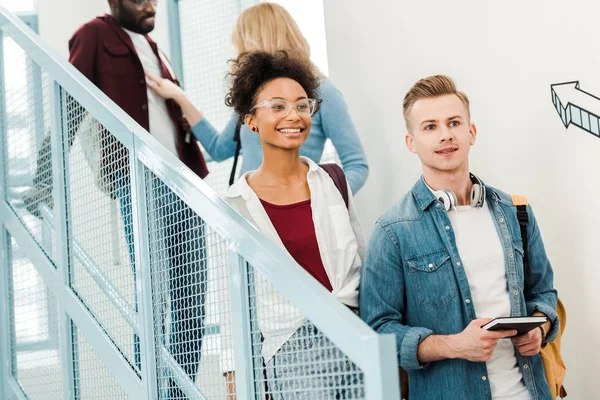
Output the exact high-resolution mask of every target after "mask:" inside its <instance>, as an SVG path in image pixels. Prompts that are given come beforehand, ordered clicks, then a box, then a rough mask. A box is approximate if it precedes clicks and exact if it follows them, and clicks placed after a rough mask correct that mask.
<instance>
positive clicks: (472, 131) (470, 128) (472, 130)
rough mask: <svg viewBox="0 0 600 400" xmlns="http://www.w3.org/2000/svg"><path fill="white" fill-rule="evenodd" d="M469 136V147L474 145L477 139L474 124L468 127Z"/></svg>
mask: <svg viewBox="0 0 600 400" xmlns="http://www.w3.org/2000/svg"><path fill="white" fill-rule="evenodd" d="M469 134H470V135H471V146H473V145H474V144H475V139H476V138H477V127H476V126H475V124H471V126H470V127H469Z"/></svg>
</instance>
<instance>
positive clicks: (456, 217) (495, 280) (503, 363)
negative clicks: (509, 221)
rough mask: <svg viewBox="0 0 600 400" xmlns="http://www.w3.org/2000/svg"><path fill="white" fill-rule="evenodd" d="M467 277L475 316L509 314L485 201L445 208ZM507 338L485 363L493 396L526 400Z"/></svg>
mask: <svg viewBox="0 0 600 400" xmlns="http://www.w3.org/2000/svg"><path fill="white" fill-rule="evenodd" d="M448 217H449V218H450V221H451V222H452V227H453V228H454V233H455V236H456V245H457V247H458V252H459V254H460V257H461V259H462V263H463V266H464V269H465V273H466V274H467V279H468V280H469V288H470V289H471V298H472V301H473V305H474V307H475V314H476V315H477V318H497V317H510V297H509V294H508V283H507V281H506V268H505V265H504V252H503V250H502V243H501V242H500V237H499V236H498V232H497V231H496V226H495V225H494V221H493V219H492V214H491V211H490V209H489V208H488V206H487V205H484V206H483V207H480V208H476V207H471V206H459V207H457V208H456V210H452V211H449V212H448ZM514 352H515V349H514V346H513V344H512V342H511V340H510V339H500V340H499V341H498V343H497V345H496V348H495V350H494V353H493V354H492V357H491V358H490V360H489V361H488V362H487V363H486V365H487V370H488V378H489V382H490V386H491V389H492V398H493V399H495V400H500V399H502V400H509V399H510V400H530V397H529V393H528V392H527V388H526V387H525V384H524V383H523V376H522V374H521V371H520V370H519V366H518V364H517V358H516V357H515V353H514Z"/></svg>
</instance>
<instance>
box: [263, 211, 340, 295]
mask: <svg viewBox="0 0 600 400" xmlns="http://www.w3.org/2000/svg"><path fill="white" fill-rule="evenodd" d="M260 202H261V203H262V205H263V207H264V208H265V211H266V212H267V215H268V216H269V218H270V219H271V222H272V223H273V226H274V227H275V230H276V231H277V234H278V235H279V238H280V239H281V241H282V242H283V245H284V246H285V248H286V249H287V251H288V252H289V253H290V254H291V255H292V257H293V258H294V260H296V262H297V263H298V264H300V266H301V267H302V268H304V269H305V270H306V271H307V272H308V273H309V274H311V275H312V276H313V277H314V278H315V279H316V280H318V281H319V282H320V283H321V284H322V285H323V286H325V287H326V288H327V290H329V291H330V292H331V291H333V289H332V287H331V283H330V282H329V278H328V277H327V273H326V272H325V267H323V261H322V260H321V253H319V244H318V243H317V236H316V235H315V225H314V223H313V219H312V209H311V207H310V199H308V200H305V201H301V202H300V203H294V204H287V205H284V206H278V205H275V204H271V203H267V202H266V201H264V200H262V199H261V201H260Z"/></svg>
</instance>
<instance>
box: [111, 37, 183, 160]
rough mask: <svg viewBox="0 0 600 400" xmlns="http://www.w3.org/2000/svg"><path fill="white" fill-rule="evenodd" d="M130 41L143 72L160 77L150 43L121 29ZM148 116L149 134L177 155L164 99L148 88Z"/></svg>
mask: <svg viewBox="0 0 600 400" xmlns="http://www.w3.org/2000/svg"><path fill="white" fill-rule="evenodd" d="M123 30H124V31H125V32H127V34H128V35H129V37H131V40H132V41H133V46H134V47H135V50H136V51H137V53H138V57H139V58H140V61H141V62H142V66H143V67H144V70H145V71H148V72H150V73H151V74H152V75H154V76H158V77H162V69H161V67H160V61H159V59H158V58H157V57H156V54H154V51H152V47H150V43H148V40H147V39H146V38H145V37H144V35H140V34H139V33H134V32H131V31H128V30H127V29H123ZM148 116H149V118H150V129H149V131H150V134H151V135H152V136H154V137H155V138H156V139H157V140H158V141H159V142H160V143H161V144H162V145H163V146H165V147H166V148H167V149H168V150H169V151H170V152H172V153H173V154H175V155H177V148H176V147H175V137H176V135H177V127H176V126H175V124H173V120H172V119H171V116H170V115H169V110H168V109H167V104H166V102H165V99H163V98H162V97H160V96H157V95H155V94H154V92H153V91H152V89H150V87H149V86H148Z"/></svg>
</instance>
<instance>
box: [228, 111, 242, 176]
mask: <svg viewBox="0 0 600 400" xmlns="http://www.w3.org/2000/svg"><path fill="white" fill-rule="evenodd" d="M241 129H242V119H241V118H238V120H237V123H236V124H235V133H234V135H233V141H234V142H236V145H235V155H234V156H233V167H231V174H229V186H231V185H233V182H234V181H235V171H236V169H237V163H238V159H239V158H240V150H241V149H242V140H241V139H240V130H241Z"/></svg>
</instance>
